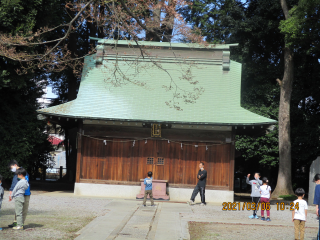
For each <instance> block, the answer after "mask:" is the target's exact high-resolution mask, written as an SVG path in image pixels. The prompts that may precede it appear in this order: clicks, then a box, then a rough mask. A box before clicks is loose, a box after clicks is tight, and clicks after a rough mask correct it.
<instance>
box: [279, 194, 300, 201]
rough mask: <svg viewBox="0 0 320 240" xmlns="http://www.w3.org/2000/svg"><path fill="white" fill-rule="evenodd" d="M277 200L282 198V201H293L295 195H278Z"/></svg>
mask: <svg viewBox="0 0 320 240" xmlns="http://www.w3.org/2000/svg"><path fill="white" fill-rule="evenodd" d="M279 198H283V200H288V201H294V200H296V199H297V196H296V195H280V196H279Z"/></svg>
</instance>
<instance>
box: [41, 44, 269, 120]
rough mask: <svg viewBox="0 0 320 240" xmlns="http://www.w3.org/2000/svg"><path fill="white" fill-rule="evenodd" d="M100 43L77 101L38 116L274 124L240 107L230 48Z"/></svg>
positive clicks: (88, 59)
mask: <svg viewBox="0 0 320 240" xmlns="http://www.w3.org/2000/svg"><path fill="white" fill-rule="evenodd" d="M99 42H100V44H101V45H100V46H99V48H98V52H97V53H96V54H94V55H92V56H88V57H86V58H85V65H84V66H85V67H84V69H83V75H82V78H81V84H80V89H79V92H78V97H77V99H76V100H74V101H71V102H68V103H66V104H62V105H59V106H55V107H51V108H47V109H41V110H39V112H40V113H43V114H49V115H50V114H52V115H59V116H65V117H73V118H85V119H104V120H123V121H150V122H172V123H193V124H219V125H221V124H227V125H237V124H245V125H246V124H250V125H251V124H271V123H274V122H275V121H274V120H271V119H268V118H265V117H262V116H259V115H257V114H254V113H252V112H250V111H247V110H245V109H243V108H241V107H240V85H241V64H240V63H237V62H234V61H230V59H229V56H230V54H229V50H228V49H229V46H231V45H223V46H217V45H215V46H214V47H213V46H209V47H208V48H204V47H202V46H195V47H193V48H190V45H186V44H173V43H172V44H169V43H154V42H153V43H152V45H151V43H146V42H142V43H139V45H142V44H144V45H143V46H147V47H150V46H153V47H154V48H150V49H146V51H144V53H141V49H140V48H136V47H134V48H133V47H132V48H130V46H129V47H128V43H126V46H125V44H124V42H120V41H118V44H117V48H115V47H114V45H112V44H110V41H105V40H99ZM119 42H120V43H119ZM157 47H160V48H159V49H157ZM143 54H144V55H145V56H143Z"/></svg>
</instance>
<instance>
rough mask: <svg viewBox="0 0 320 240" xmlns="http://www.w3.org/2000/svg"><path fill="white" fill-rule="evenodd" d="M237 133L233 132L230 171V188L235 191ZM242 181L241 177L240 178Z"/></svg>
mask: <svg viewBox="0 0 320 240" xmlns="http://www.w3.org/2000/svg"><path fill="white" fill-rule="evenodd" d="M235 149H236V144H235V133H234V132H233V133H232V138H231V143H230V155H229V156H230V173H229V190H230V191H233V190H234V189H233V187H234V157H235ZM240 181H241V179H240Z"/></svg>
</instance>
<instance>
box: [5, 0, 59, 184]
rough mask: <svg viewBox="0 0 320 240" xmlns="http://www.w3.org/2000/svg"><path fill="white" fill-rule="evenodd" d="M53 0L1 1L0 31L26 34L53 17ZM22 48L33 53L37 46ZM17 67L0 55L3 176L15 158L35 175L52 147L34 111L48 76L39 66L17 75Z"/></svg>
mask: <svg viewBox="0 0 320 240" xmlns="http://www.w3.org/2000/svg"><path fill="white" fill-rule="evenodd" d="M54 2H55V1H46V0H34V1H32V0H30V1H7V2H1V3H2V4H1V5H0V19H1V21H0V29H1V31H2V32H4V33H10V34H12V35H15V34H18V33H19V34H21V35H24V36H28V32H29V31H33V30H34V29H38V28H39V27H41V26H44V25H46V24H48V22H47V21H53V20H54V16H55V14H54V13H55V10H50V8H49V6H54V4H53V3H54ZM50 4H51V5H50ZM49 12H50V13H51V14H49ZM53 24H54V23H53ZM40 47H41V46H40ZM21 50H22V51H26V52H29V53H30V54H32V53H34V52H35V50H36V49H35V48H25V49H23V48H21ZM20 67H21V65H20V64H19V62H14V61H11V60H9V59H7V58H5V57H2V58H0V101H1V106H0V109H1V110H0V111H1V114H0V136H1V137H0V174H1V175H3V176H4V177H6V178H8V177H10V176H12V175H11V174H10V172H9V171H8V168H7V165H8V163H9V161H10V160H12V159H16V160H17V161H18V162H19V164H20V165H21V166H23V167H25V168H27V170H28V172H29V173H31V174H32V176H34V174H35V172H36V170H38V168H40V167H43V166H44V165H46V164H47V163H48V162H47V161H48V153H49V151H51V150H52V147H51V144H50V143H49V141H48V135H47V134H46V133H45V130H46V122H45V121H42V120H39V119H38V115H37V113H36V110H37V109H38V108H39V104H38V102H37V98H39V97H41V95H42V94H43V88H44V87H45V86H46V78H47V75H46V74H43V73H42V71H41V69H30V71H29V73H28V74H25V75H18V74H17V72H16V70H17V69H18V68H20Z"/></svg>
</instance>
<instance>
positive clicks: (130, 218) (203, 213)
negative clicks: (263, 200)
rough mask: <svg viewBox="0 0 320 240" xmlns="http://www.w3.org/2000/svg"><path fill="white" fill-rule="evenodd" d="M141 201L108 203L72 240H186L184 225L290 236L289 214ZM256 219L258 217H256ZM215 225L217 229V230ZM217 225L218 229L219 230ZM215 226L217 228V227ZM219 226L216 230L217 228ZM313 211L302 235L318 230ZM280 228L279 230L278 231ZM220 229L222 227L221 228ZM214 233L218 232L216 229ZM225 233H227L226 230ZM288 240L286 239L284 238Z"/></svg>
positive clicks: (216, 206) (187, 232) (291, 224)
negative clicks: (267, 216) (264, 215)
mask: <svg viewBox="0 0 320 240" xmlns="http://www.w3.org/2000/svg"><path fill="white" fill-rule="evenodd" d="M141 204H142V201H135V200H119V199H114V200H111V201H110V202H109V203H108V204H107V205H106V206H105V207H104V208H105V209H106V210H107V211H106V214H105V215H104V216H101V217H97V218H96V219H94V220H93V221H92V222H91V223H89V224H88V225H87V226H86V227H84V228H83V229H82V230H80V231H79V232H78V234H79V236H78V237H77V238H76V240H87V239H95V240H102V239H103V240H124V239H127V240H134V239H149V240H171V239H172V240H184V239H190V234H189V229H188V222H189V221H192V222H207V223H210V222H211V223H216V224H220V225H221V224H222V225H223V224H234V225H235V226H238V225H239V226H243V225H248V226H251V227H252V226H261V227H263V226H266V227H267V226H270V227H278V228H277V229H279V231H283V229H282V228H286V229H288V230H286V231H288V233H286V236H288V237H289V236H291V235H292V234H291V232H292V230H293V223H292V221H291V212H290V211H289V210H285V211H278V210H277V209H276V208H275V207H273V208H272V209H271V216H272V217H271V218H272V221H271V222H265V221H261V220H260V219H259V220H252V219H249V218H248V215H249V214H252V213H251V211H229V212H226V211H222V206H221V204H212V203H211V204H208V205H207V206H205V207H201V206H199V204H197V205H195V206H189V205H188V204H186V203H174V202H156V207H151V206H150V203H148V206H147V207H142V205H141ZM258 215H260V213H258ZM220 225H219V226H220ZM222 225H221V226H222ZM219 226H218V227H219ZM221 226H220V228H221ZM318 226H319V223H318V222H317V221H316V216H315V211H314V207H313V206H310V207H309V210H308V221H307V223H306V229H307V230H306V231H308V232H310V231H314V229H315V230H317V229H318ZM279 227H280V228H279ZM288 227H289V228H288ZM222 229H223V227H222ZM217 230H218V229H217ZM227 231H228V230H227ZM288 239H290V238H288Z"/></svg>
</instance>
